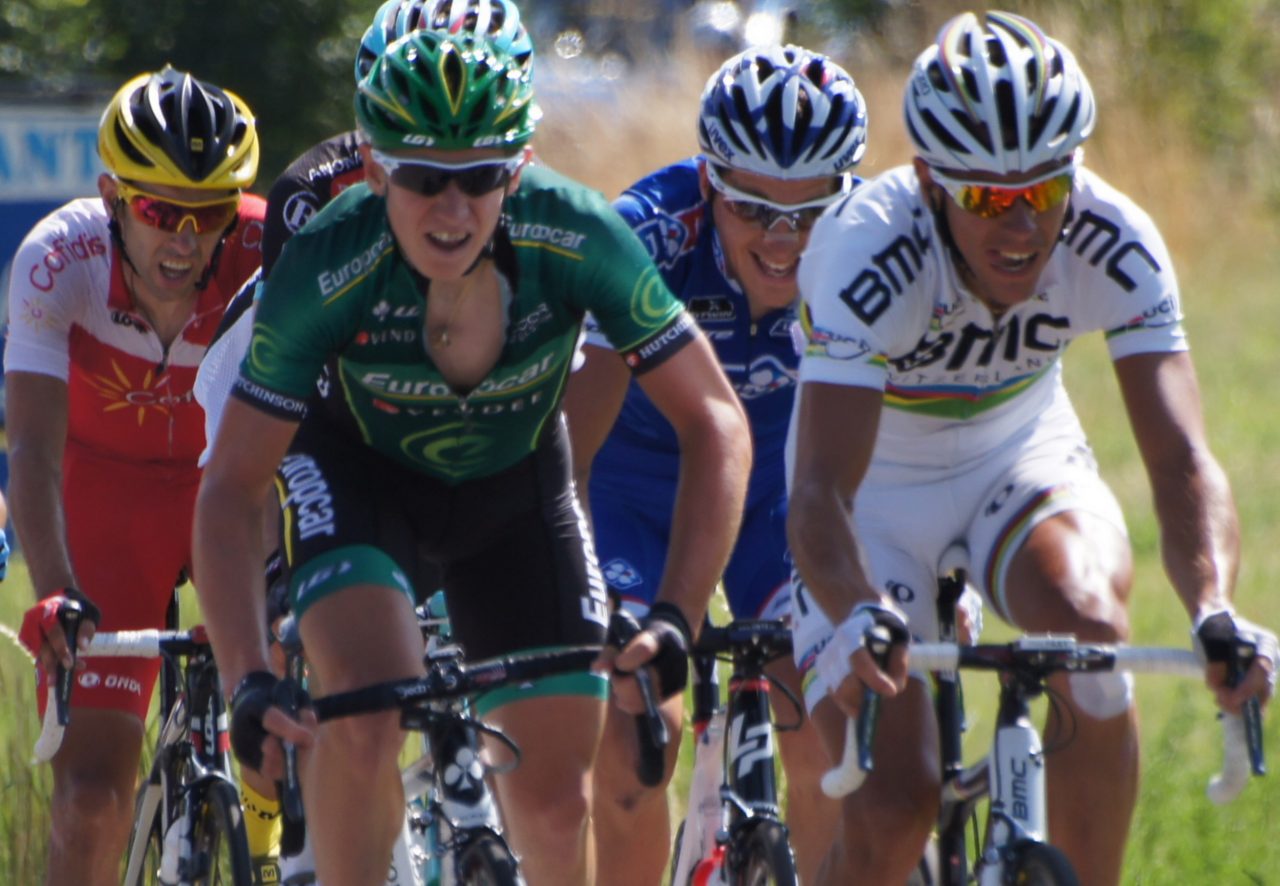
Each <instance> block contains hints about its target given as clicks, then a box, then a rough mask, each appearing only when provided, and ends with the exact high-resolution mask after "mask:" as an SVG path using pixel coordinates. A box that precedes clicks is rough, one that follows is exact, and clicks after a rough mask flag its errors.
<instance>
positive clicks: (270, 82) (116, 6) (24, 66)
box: [0, 0, 377, 190]
mask: <svg viewBox="0 0 1280 886" xmlns="http://www.w3.org/2000/svg"><path fill="white" fill-rule="evenodd" d="M2 8H3V11H2V12H0V91H3V92H4V94H5V96H6V97H8V98H10V99H30V100H37V101H53V100H58V99H62V98H67V97H72V96H83V95H85V94H93V95H99V96H102V97H103V100H104V101H105V99H106V98H107V97H109V96H110V94H111V93H112V92H113V91H114V90H115V89H116V88H117V87H119V85H120V84H121V83H122V82H123V81H124V80H125V79H127V78H129V77H131V76H133V75H134V74H137V73H140V72H142V71H147V70H155V69H158V68H160V67H162V66H163V65H164V64H165V63H166V62H168V63H171V64H173V66H174V67H177V68H181V69H183V70H187V71H190V72H191V73H193V74H195V75H196V76H197V77H199V78H201V79H202V80H208V81H211V82H213V83H216V84H218V85H220V86H225V87H227V88H229V89H231V90H233V91H234V92H236V93H238V94H239V95H240V96H241V97H242V98H244V100H245V101H246V102H248V103H249V106H250V107H251V108H252V109H253V111H254V113H255V115H256V116H257V118H258V122H259V126H260V131H261V135H262V146H263V157H262V167H261V172H260V174H259V177H258V189H260V190H265V188H266V187H268V186H269V185H270V183H271V181H272V180H273V179H274V178H275V176H276V175H277V174H278V173H279V172H280V171H281V170H283V168H284V167H285V166H286V165H287V164H288V162H289V161H290V160H292V159H293V157H294V156H296V155H297V154H298V153H299V152H300V151H301V150H303V149H304V148H305V147H307V146H308V145H310V144H312V143H313V142H315V141H317V140H319V139H320V138H323V137H324V136H327V135H330V134H332V133H334V132H338V131H341V130H344V129H349V128H350V127H351V125H352V111H351V95H352V63H353V60H354V58H355V51H356V47H357V46H358V45H359V41H360V35H361V34H363V33H364V29H365V28H366V27H367V26H368V24H369V21H370V20H371V19H372V17H373V12H374V11H375V10H376V9H377V0H182V2H176V3H139V2H138V0H4V3H3V7H2Z"/></svg>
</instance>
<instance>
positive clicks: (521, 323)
mask: <svg viewBox="0 0 1280 886" xmlns="http://www.w3.org/2000/svg"><path fill="white" fill-rule="evenodd" d="M550 320H551V308H549V307H547V303H546V302H539V303H538V306H537V307H536V308H534V309H533V310H532V311H530V312H529V313H528V314H526V315H525V316H523V317H521V318H520V319H519V320H517V321H516V323H515V325H514V326H512V327H511V341H512V342H522V341H524V340H525V339H527V338H528V337H529V336H531V335H533V334H534V332H536V331H537V329H538V327H539V326H541V325H542V324H544V323H546V322H548V321H550Z"/></svg>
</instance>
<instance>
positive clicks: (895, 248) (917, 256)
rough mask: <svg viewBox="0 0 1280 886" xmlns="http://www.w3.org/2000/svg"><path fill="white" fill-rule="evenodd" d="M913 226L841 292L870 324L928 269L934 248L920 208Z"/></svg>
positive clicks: (850, 307) (868, 324)
mask: <svg viewBox="0 0 1280 886" xmlns="http://www.w3.org/2000/svg"><path fill="white" fill-rule="evenodd" d="M914 214H915V216H916V219H915V221H913V222H912V225H911V236H907V235H906V234H900V235H899V236H897V237H896V238H894V240H893V242H891V243H890V244H889V245H888V246H887V247H886V248H884V249H882V250H880V251H879V252H877V253H875V254H874V255H872V256H871V266H870V267H865V268H863V269H862V270H861V271H859V272H858V274H857V276H855V277H854V278H853V281H852V282H851V283H850V284H849V285H848V286H846V287H845V288H844V289H842V290H841V291H840V301H842V302H844V303H845V305H846V306H848V308H849V310H850V311H852V312H853V315H854V316H855V317H857V318H858V319H859V320H861V321H862V322H863V323H864V324H866V325H867V326H870V325H871V324H873V323H875V322H876V320H878V319H880V317H881V316H882V315H883V314H884V312H885V311H887V310H888V309H889V305H890V304H892V302H893V299H894V297H896V296H900V295H902V293H903V290H904V289H905V288H906V287H907V286H909V285H911V284H912V283H913V282H915V279H916V276H917V275H918V274H919V273H920V272H921V270H923V268H924V259H925V256H926V255H928V253H929V251H930V250H931V249H932V248H933V241H932V240H931V239H930V238H929V235H928V233H927V232H926V231H925V229H924V227H923V225H921V224H920V211H919V210H916V211H915V213H914Z"/></svg>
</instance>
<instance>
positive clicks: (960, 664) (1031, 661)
mask: <svg viewBox="0 0 1280 886" xmlns="http://www.w3.org/2000/svg"><path fill="white" fill-rule="evenodd" d="M910 661H911V667H912V670H917V671H955V670H959V669H963V670H987V671H1002V672H1023V673H1030V674H1034V675H1038V676H1041V677H1043V676H1045V675H1047V674H1049V673H1052V672H1056V671H1073V672H1089V671H1115V670H1121V671H1133V672H1135V673H1144V674H1169V675H1174V676H1182V677H1200V676H1203V674H1204V665H1203V664H1202V663H1201V662H1200V660H1199V658H1197V656H1196V655H1195V653H1193V652H1191V651H1189V650H1186V649H1171V648H1160V647H1143V646H1119V645H1110V644H1100V643H1077V642H1076V641H1075V639H1074V638H1071V637H1066V636H1049V637H1024V638H1022V639H1020V640H1018V641H1015V642H1013V643H1005V644H982V645H975V646H966V645H959V644H955V643H920V644H916V643H913V644H911V646H910ZM1252 713H1253V715H1254V716H1257V706H1256V705H1253V706H1252ZM1249 714H1250V710H1249V709H1248V708H1247V709H1246V714H1245V715H1239V714H1225V713H1224V714H1220V717H1221V720H1222V736H1223V758H1222V770H1221V771H1220V772H1219V773H1218V774H1217V775H1215V776H1213V777H1212V778H1211V779H1210V780H1209V784H1208V787H1207V789H1206V793H1207V794H1208V797H1209V799H1210V800H1211V801H1212V802H1213V803H1215V804H1217V805H1223V804H1225V803H1229V802H1231V801H1232V800H1234V799H1235V798H1236V797H1237V796H1239V794H1240V792H1241V791H1242V790H1244V787H1245V785H1246V784H1248V782H1249V776H1250V773H1251V772H1254V773H1257V774H1261V772H1260V768H1261V767H1260V764H1261V756H1262V747H1261V727H1260V725H1259V724H1258V723H1256V722H1246V719H1247V717H1248V715H1249ZM859 756H860V755H859V740H858V728H857V724H856V721H854V720H849V721H848V726H847V728H846V730H845V743H844V751H843V754H842V759H841V762H840V763H839V764H838V765H837V766H835V767H834V768H832V769H830V770H828V771H827V772H826V773H824V774H823V776H822V790H823V793H825V794H826V795H827V796H829V797H835V798H839V797H843V796H845V795H847V794H850V793H852V792H853V791H855V790H857V789H858V788H859V787H860V786H861V785H862V782H863V781H864V780H865V779H866V776H867V770H865V769H863V768H862V767H861V766H860V765H859ZM1254 763H1257V764H1258V765H1253V764H1254Z"/></svg>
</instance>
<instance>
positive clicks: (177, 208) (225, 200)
mask: <svg viewBox="0 0 1280 886" xmlns="http://www.w3.org/2000/svg"><path fill="white" fill-rule="evenodd" d="M116 191H117V193H119V195H120V199H121V200H123V201H124V202H125V203H127V204H128V206H129V211H130V212H131V213H133V217H134V218H136V219H137V220H138V221H140V222H142V223H143V224H144V225H148V226H150V227H153V228H158V229H160V230H161V231H165V232H167V233H170V234H176V233H178V232H179V231H181V230H182V229H183V228H185V227H186V226H187V224H188V223H190V225H191V226H192V228H193V229H194V230H195V232H196V233H197V234H208V233H210V232H221V231H222V230H224V229H225V228H226V227H227V226H228V225H230V224H231V222H233V221H234V220H235V218H236V213H237V212H239V210H240V195H239V194H234V195H232V196H230V197H218V198H217V199H216V200H199V201H188V200H177V199H174V198H173V197H161V196H158V195H156V194H152V193H149V192H147V191H144V190H141V189H140V188H137V187H134V186H133V185H131V184H129V183H128V182H125V181H121V180H120V179H116Z"/></svg>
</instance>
